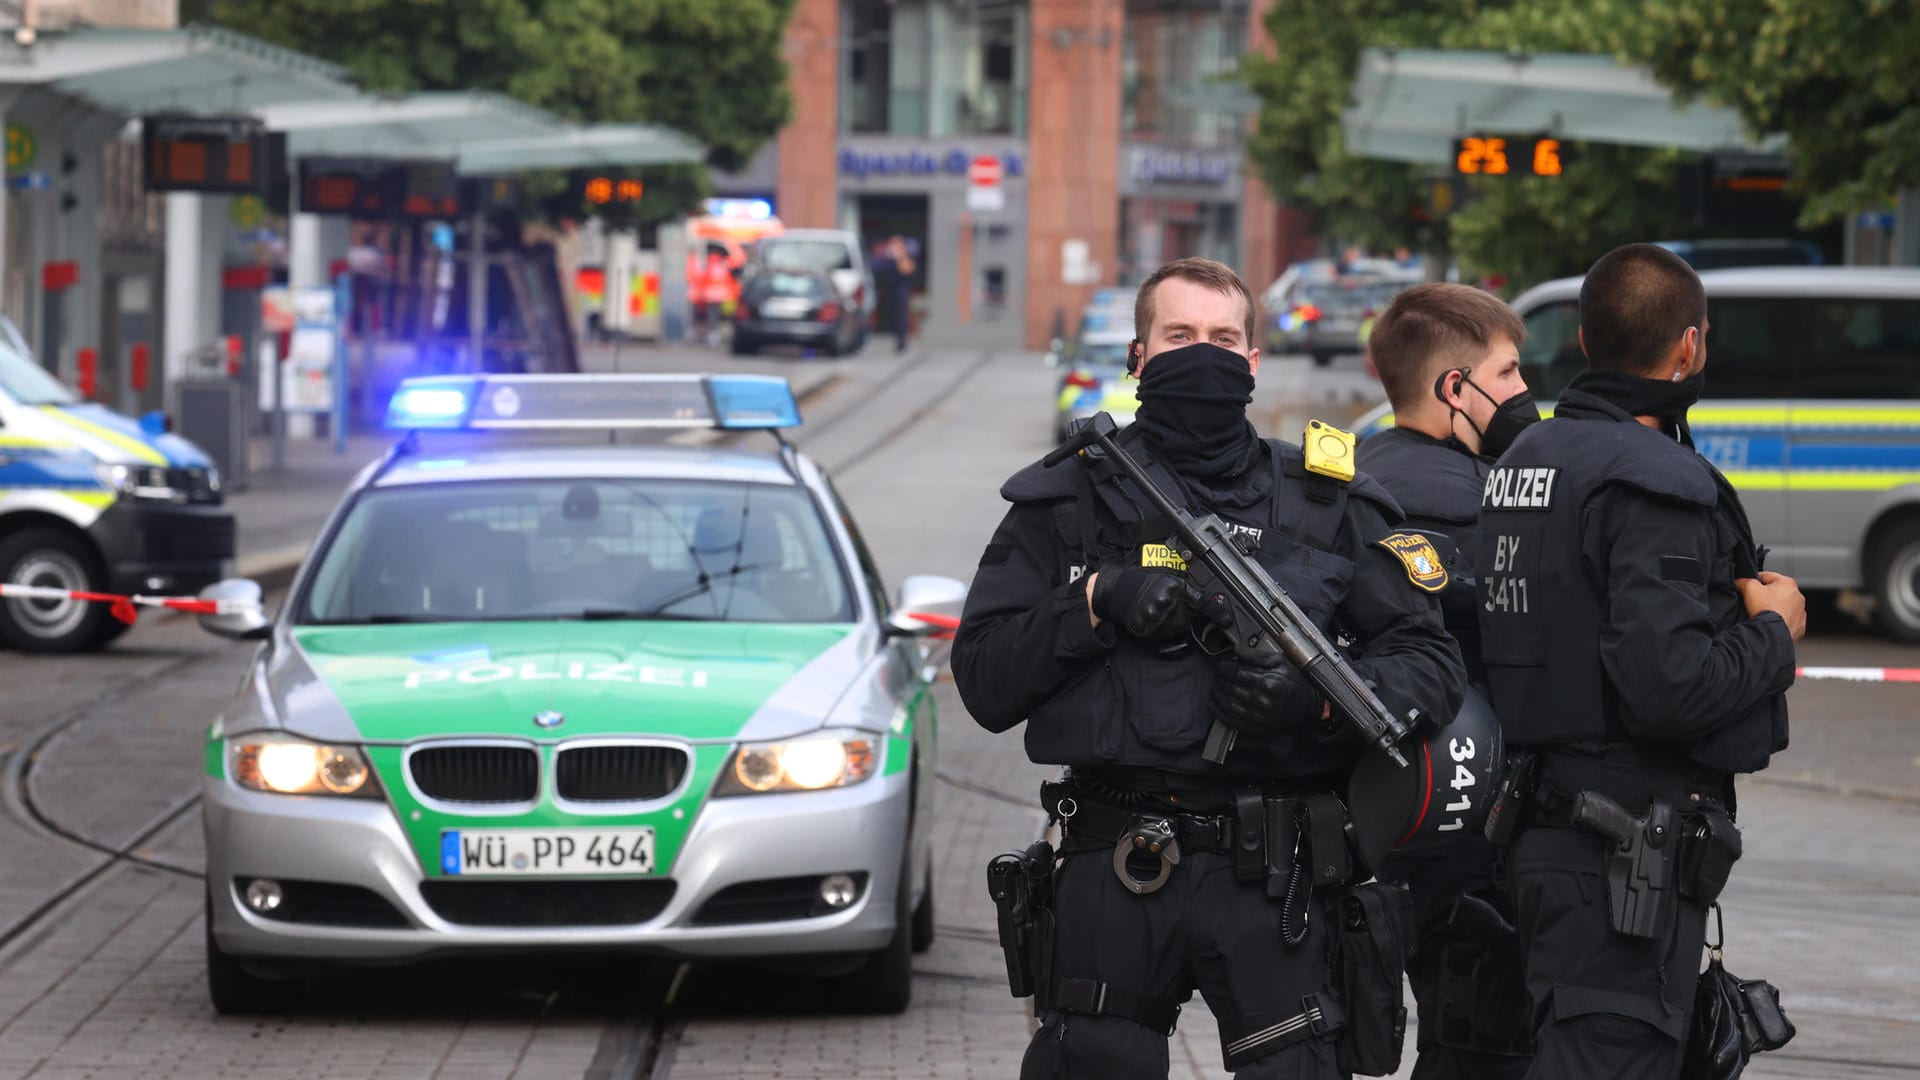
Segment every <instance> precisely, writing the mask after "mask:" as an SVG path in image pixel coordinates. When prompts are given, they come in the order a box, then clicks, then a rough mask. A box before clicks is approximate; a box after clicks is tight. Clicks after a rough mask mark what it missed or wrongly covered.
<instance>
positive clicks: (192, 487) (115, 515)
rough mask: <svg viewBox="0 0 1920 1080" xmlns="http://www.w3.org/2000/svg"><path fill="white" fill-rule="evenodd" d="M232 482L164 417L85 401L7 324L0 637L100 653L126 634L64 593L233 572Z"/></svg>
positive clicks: (1, 370) (2, 349) (133, 589)
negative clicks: (14, 589)
mask: <svg viewBox="0 0 1920 1080" xmlns="http://www.w3.org/2000/svg"><path fill="white" fill-rule="evenodd" d="M222 498H223V496H222V493H221V490H220V474H219V472H218V471H217V470H216V469H215V468H214V467H213V463H212V461H210V460H209V459H208V458H207V455H206V454H204V453H202V452H201V451H200V450H199V448H197V447H195V446H194V445H193V444H192V443H189V442H187V441H186V440H185V439H182V438H180V437H178V436H176V435H171V434H168V433H167V431H166V428H165V424H164V421H163V420H162V418H160V417H159V416H158V415H157V414H155V415H153V416H150V417H148V418H146V419H143V420H140V421H135V420H133V419H131V418H129V417H125V416H122V415H120V414H119V413H116V412H114V411H112V410H111V409H108V408H106V407H105V406H102V405H96V404H93V403H91V402H88V401H84V400H82V399H81V398H79V397H78V396H76V395H75V394H74V393H73V391H71V390H69V389H67V387H66V386H64V385H62V384H61V383H60V381H59V380H57V379H55V378H54V377H53V376H52V375H51V374H50V373H48V372H47V370H46V369H44V368H42V367H41V366H40V365H39V364H37V363H35V362H34V361H33V359H32V356H31V354H30V353H29V352H28V351H27V348H26V345H25V343H24V342H22V341H21V340H20V337H19V332H18V331H16V330H15V329H14V328H13V325H12V324H11V323H9V322H7V321H6V320H5V319H3V318H0V583H5V584H8V585H26V586H33V587H35V588H36V590H38V592H37V594H36V595H34V596H32V597H30V598H24V597H23V598H15V597H9V598H7V599H5V600H0V641H4V643H5V644H7V645H10V646H12V647H13V648H16V649H20V650H23V651H27V652H73V651H78V650H83V649H89V648H94V647H96V646H99V645H101V644H103V643H105V642H106V641H108V640H110V639H111V638H113V637H114V636H116V635H117V634H118V633H120V632H121V631H123V630H125V629H126V627H127V624H126V623H123V622H120V621H119V620H117V619H115V618H114V617H113V616H112V614H111V613H110V609H109V608H108V606H107V605H105V604H99V603H90V602H88V601H86V600H82V599H77V598H74V597H71V596H62V595H60V594H62V593H75V592H94V593H102V592H104V593H149V594H153V593H191V592H194V591H196V590H198V589H200V588H201V587H202V586H205V585H207V584H209V583H211V582H214V581H217V580H218V579H219V578H220V576H221V575H222V574H224V573H226V572H228V569H229V567H228V563H229V562H230V561H231V560H232V558H233V546H234V541H233V515H232V514H230V513H229V512H227V511H226V510H225V509H223V508H222V507H221V502H222Z"/></svg>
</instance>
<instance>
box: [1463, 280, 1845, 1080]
mask: <svg viewBox="0 0 1920 1080" xmlns="http://www.w3.org/2000/svg"><path fill="white" fill-rule="evenodd" d="M1707 327H1708V314H1707V296H1706V290H1705V289H1704V288H1703V287H1702V286H1701V283H1700V277H1699V275H1697V274H1695V273H1694V271H1693V268H1692V267H1690V266H1688V265H1687V264H1686V263H1685V262H1684V261H1682V260H1681V259H1680V258H1679V257H1678V256H1676V255H1674V254H1672V253H1671V252H1668V251H1666V250H1665V249H1664V248H1660V247H1656V246H1654V245H1652V244H1630V245H1627V246H1626V247H1622V248H1617V249H1615V250H1613V251H1610V252H1608V253H1607V254H1606V255H1604V256H1602V257H1601V258H1600V260H1599V261H1598V262H1596V263H1594V264H1593V267H1592V268H1591V269H1590V270H1588V271H1587V276H1586V280H1585V281H1584V282H1582V284H1581V286H1580V334H1579V340H1580V345H1581V347H1582V348H1583V349H1584V350H1585V352H1586V356H1587V361H1588V367H1587V369H1586V370H1585V371H1584V372H1582V373H1581V374H1580V375H1578V376H1576V377H1575V378H1574V380H1573V382H1572V383H1571V384H1569V385H1568V387H1567V389H1566V390H1565V391H1564V392H1563V393H1562V394H1561V395H1560V397H1559V400H1558V401H1557V402H1556V404H1555V412H1554V417H1553V419H1551V420H1547V421H1544V422H1542V423H1539V424H1536V425H1534V426H1533V427H1531V428H1528V429H1527V430H1526V431H1524V432H1521V433H1520V435H1519V436H1518V438H1516V439H1515V440H1514V443H1513V446H1512V448H1511V449H1509V450H1508V451H1507V452H1506V453H1505V454H1504V455H1503V456H1502V457H1501V458H1500V460H1499V461H1498V462H1497V463H1496V464H1495V465H1494V466H1493V468H1492V470H1491V471H1490V472H1489V474H1488V477H1487V483H1486V488H1485V493H1484V495H1483V496H1482V506H1481V515H1480V530H1479V537H1478V540H1477V543H1476V546H1475V551H1474V564H1475V565H1476V566H1477V567H1479V568H1480V571H1481V574H1482V577H1481V581H1480V593H1479V597H1480V627H1481V650H1482V653H1483V656H1484V658H1485V662H1486V668H1487V677H1488V680H1489V683H1490V684H1491V687H1492V691H1493V702H1494V707H1495V709H1496V710H1497V711H1498V713H1499V716H1500V724H1501V727H1502V728H1503V729H1504V731H1505V733H1506V738H1507V742H1508V745H1509V746H1510V747H1512V748H1515V749H1517V750H1519V751H1530V752H1531V756H1532V763H1531V765H1528V764H1527V763H1526V762H1525V761H1524V760H1522V761H1521V762H1520V763H1519V764H1518V765H1517V766H1516V768H1518V770H1519V771H1518V773H1517V774H1516V775H1517V779H1516V781H1515V786H1516V787H1518V788H1519V789H1520V790H1522V791H1527V790H1529V789H1530V793H1531V797H1530V800H1529V801H1527V802H1526V803H1524V804H1523V806H1522V808H1521V809H1520V810H1519V812H1518V813H1508V812H1506V810H1505V809H1498V810H1496V821H1510V822H1512V823H1514V824H1515V825H1516V826H1517V828H1518V834H1517V835H1516V836H1514V837H1513V838H1512V840H1511V847H1510V849H1509V854H1508V864H1509V866H1510V867H1511V874H1512V880H1513V894H1514V904H1515V907H1516V909H1517V911H1518V914H1519V930H1520V935H1521V937H1522V939H1523V940H1524V942H1525V945H1526V949H1527V960H1526V965H1527V966H1526V978H1527V988H1528V990H1529V992H1530V996H1531V999H1532V1004H1533V1024H1534V1041H1535V1056H1534V1061H1533V1067H1532V1069H1531V1070H1530V1071H1529V1072H1528V1073H1527V1076H1528V1077H1532V1078H1537V1080H1588V1078H1595V1080H1598V1078H1609V1077H1618V1078H1621V1080H1627V1078H1632V1080H1673V1078H1675V1077H1677V1076H1679V1074H1680V1067H1681V1056H1682V1053H1683V1051H1684V1049H1685V1046H1686V1039H1687V1028H1688V1022H1689V1019H1690V1017H1691V1014H1692V1010H1693V1004H1694V1001H1693V999H1694V990H1695V986H1696V984H1697V977H1698V975H1699V971H1700V953H1701V948H1702V945H1703V943H1704V939H1705V931H1706V918H1707V910H1708V905H1710V904H1711V903H1713V902H1714V900H1715V899H1716V898H1717V897H1718V895H1719V892H1720V889H1721V887H1722V886H1724V885H1725V884H1726V879H1727V874H1728V872H1729V871H1730V869H1731V867H1732V863H1733V861H1734V860H1735V859H1737V858H1738V857H1739V854H1740V839H1739V832H1738V830H1737V829H1736V828H1735V826H1734V821H1733V818H1734V812H1735V801H1734V783H1733V778H1734V774H1736V773H1743V772H1755V771H1758V770H1760V769H1762V768H1765V767H1766V765H1767V761H1768V759H1769V758H1770V757H1771V755H1773V754H1774V753H1777V752H1779V751H1780V750H1782V749H1785V748H1786V745H1787V704H1786V697H1785V694H1786V691H1787V688H1788V687H1789V686H1791V685H1793V680H1794V647H1795V646H1794V643H1795V642H1796V641H1798V640H1799V639H1800V637H1801V636H1802V635H1803V634H1805V633H1806V619H1807V616H1806V599H1805V598H1804V597H1803V596H1801V594H1800V589H1799V587H1798V586H1797V585H1795V583H1794V581H1793V579H1792V578H1789V577H1786V576H1784V575H1782V574H1776V573H1772V572H1770V571H1768V570H1766V569H1765V565H1764V564H1765V561H1766V549H1765V548H1764V547H1761V546H1760V545H1759V544H1758V543H1757V542H1756V541H1755V538H1754V536H1753V530H1752V528H1751V526H1750V525H1749V523H1748V520H1747V515H1746V511H1745V510H1744V509H1743V508H1742V507H1741V505H1740V499H1739V497H1738V496H1737V495H1736V494H1735V493H1734V490H1733V487H1732V486H1731V485H1730V484H1728V482H1727V479H1726V477H1724V476H1722V475H1721V474H1720V472H1719V470H1717V469H1715V468H1714V467H1713V465H1712V464H1711V463H1709V462H1708V461H1707V459H1706V458H1704V457H1702V456H1701V455H1700V454H1699V453H1697V452H1696V451H1695V449H1694V446H1693V438H1692V435H1691V432H1690V431H1689V429H1688V427H1687V410H1688V409H1689V408H1691V407H1692V406H1693V404H1694V402H1696V401H1698V400H1699V399H1700V391H1701V388H1702V386H1703V385H1704V383H1705V379H1706V367H1707V345H1706V342H1707V336H1708V329H1707ZM1529 778H1530V782H1529ZM1497 831H1498V830H1495V832H1497ZM1493 838H1494V839H1495V840H1496V842H1498V840H1499V839H1500V838H1499V837H1498V836H1497V835H1496V836H1493Z"/></svg>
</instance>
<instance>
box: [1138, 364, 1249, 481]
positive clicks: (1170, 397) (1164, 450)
mask: <svg viewBox="0 0 1920 1080" xmlns="http://www.w3.org/2000/svg"><path fill="white" fill-rule="evenodd" d="M1152 359H1153V362H1152V363H1149V364H1147V365H1146V367H1145V369H1144V370H1145V372H1146V373H1145V374H1143V375H1141V376H1140V390H1139V398H1140V411H1139V412H1138V413H1137V414H1136V415H1135V417H1134V423H1135V424H1136V425H1137V426H1138V427H1139V428H1140V430H1141V432H1142V433H1144V434H1145V435H1146V437H1147V439H1148V441H1149V442H1151V443H1152V444H1153V447H1154V449H1155V450H1157V451H1158V452H1159V453H1160V456H1161V458H1162V460H1164V461H1166V463H1167V464H1169V465H1171V466H1172V467H1173V468H1174V469H1175V470H1177V471H1179V472H1183V473H1188V474H1191V475H1193V476H1202V477H1209V476H1223V475H1227V474H1230V473H1234V472H1238V471H1240V470H1241V469H1244V468H1245V467H1246V465H1247V463H1248V461H1249V460H1250V458H1251V457H1252V449H1253V447H1254V445H1255V444H1256V443H1257V442H1258V436H1257V435H1256V434H1255V433H1254V430H1253V425H1252V424H1251V423H1249V422H1248V421H1247V405H1248V404H1249V403H1251V402H1252V401H1253V371H1252V370H1251V367H1250V365H1249V364H1248V363H1247V358H1246V357H1244V356H1242V355H1240V354H1239V353H1237V352H1233V351H1231V350H1229V349H1223V348H1221V347H1220V346H1218V345H1214V344H1212V343H1210V342H1204V341H1203V342H1200V343H1198V344H1195V345H1188V346H1185V347H1184V348H1179V349H1170V350H1168V351H1167V352H1163V353H1159V354H1157V355H1155V356H1154V357H1153V358H1152Z"/></svg>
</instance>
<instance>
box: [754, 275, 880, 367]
mask: <svg viewBox="0 0 1920 1080" xmlns="http://www.w3.org/2000/svg"><path fill="white" fill-rule="evenodd" d="M863 328H864V324H863V323H862V321H861V318H860V309H859V308H857V307H855V306H854V304H853V303H852V302H851V301H849V300H847V299H846V298H845V297H844V296H842V295H841V293H840V290H839V289H838V288H836V287H835V285H834V283H833V279H832V278H830V277H829V276H828V275H827V272H826V271H823V270H810V271H801V270H766V271H763V272H761V273H758V274H755V275H753V277H752V278H750V279H749V280H748V281H747V282H746V284H745V285H744V286H742V287H741V292H740V302H739V304H737V305H735V307H734V310H733V352H734V354H735V355H746V354H748V353H752V352H755V351H756V350H758V349H759V348H760V347H761V346H762V345H772V344H776V343H779V344H790V345H802V346H807V347H811V348H815V349H819V350H820V351H821V352H823V353H825V354H827V355H828V356H839V355H841V354H842V353H850V352H855V351H857V350H858V349H859V348H860V339H861V336H862V330H863Z"/></svg>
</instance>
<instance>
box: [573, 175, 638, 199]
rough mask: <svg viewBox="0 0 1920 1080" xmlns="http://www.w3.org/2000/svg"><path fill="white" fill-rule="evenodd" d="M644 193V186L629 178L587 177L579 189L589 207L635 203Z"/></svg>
mask: <svg viewBox="0 0 1920 1080" xmlns="http://www.w3.org/2000/svg"><path fill="white" fill-rule="evenodd" d="M645 192H646V185H645V184H643V183H641V182H640V181H639V180H635V179H632V178H631V177H618V176H589V177H587V178H586V180H585V181H584V182H583V183H582V184H581V187H580V193H581V196H582V197H583V198H584V199H585V200H586V201H587V203H588V205H591V206H607V205H609V204H612V203H637V202H639V201H640V198H641V196H642V195H643V194H645Z"/></svg>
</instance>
